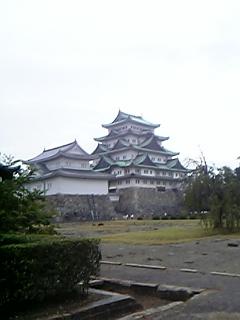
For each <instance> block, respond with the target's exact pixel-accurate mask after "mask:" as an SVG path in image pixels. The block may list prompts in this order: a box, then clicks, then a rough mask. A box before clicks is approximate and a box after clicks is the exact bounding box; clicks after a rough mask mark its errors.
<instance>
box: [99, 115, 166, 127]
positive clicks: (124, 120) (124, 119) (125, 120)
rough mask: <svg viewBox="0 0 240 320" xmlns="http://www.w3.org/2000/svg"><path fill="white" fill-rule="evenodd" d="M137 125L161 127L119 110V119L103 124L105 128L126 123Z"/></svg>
mask: <svg viewBox="0 0 240 320" xmlns="http://www.w3.org/2000/svg"><path fill="white" fill-rule="evenodd" d="M128 122H131V123H135V124H142V125H144V126H148V127H151V128H158V127H159V126H160V125H159V124H153V123H151V122H148V121H146V120H144V119H143V118H142V117H141V116H134V115H132V114H129V113H125V112H122V111H120V110H119V112H118V115H117V117H116V118H115V119H114V120H113V122H111V123H108V124H103V125H102V126H103V128H107V129H108V128H111V127H114V126H116V125H123V124H125V123H128Z"/></svg>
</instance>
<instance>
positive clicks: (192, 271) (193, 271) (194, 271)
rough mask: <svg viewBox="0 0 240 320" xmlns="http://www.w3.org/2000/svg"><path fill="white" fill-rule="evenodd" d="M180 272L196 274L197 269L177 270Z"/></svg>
mask: <svg viewBox="0 0 240 320" xmlns="http://www.w3.org/2000/svg"><path fill="white" fill-rule="evenodd" d="M179 270H180V271H181V272H190V273H197V272H199V271H198V270H197V269H186V268H183V269H179Z"/></svg>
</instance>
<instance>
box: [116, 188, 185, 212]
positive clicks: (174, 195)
mask: <svg viewBox="0 0 240 320" xmlns="http://www.w3.org/2000/svg"><path fill="white" fill-rule="evenodd" d="M182 204H183V195H182V192H180V191H173V190H166V191H157V190H156V189H147V188H127V189H122V190H119V203H118V204H117V205H116V211H117V212H118V213H122V214H134V215H135V216H136V217H139V216H141V217H146V218H150V217H152V216H163V215H164V214H165V213H167V214H168V215H176V214H179V213H180V211H181V209H182Z"/></svg>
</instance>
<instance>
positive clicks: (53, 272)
mask: <svg viewBox="0 0 240 320" xmlns="http://www.w3.org/2000/svg"><path fill="white" fill-rule="evenodd" d="M3 238H4V237H2V239H3ZM7 238H8V241H9V242H10V243H11V241H10V238H11V237H10V236H9V237H8V236H6V237H5V243H6V242H7ZM13 238H14V237H13ZM41 239H42V240H40V238H38V241H34V239H32V242H31V241H30V242H26V243H24V237H20V236H19V238H18V241H17V242H22V243H18V244H8V245H1V246H0V287H1V291H0V309H2V310H4V309H6V308H7V309H8V308H9V306H13V305H15V304H17V305H20V304H21V303H25V302H26V301H28V302H31V301H43V300H44V299H46V298H49V297H53V296H58V295H62V294H66V293H68V292H72V291H73V290H74V289H75V288H76V285H77V284H78V283H79V282H82V288H83V290H86V289H87V288H88V283H89V280H90V277H91V276H93V275H96V274H97V273H98V270H99V264H100V258H101V253H100V251H99V241H98V240H96V239H83V240H66V239H61V238H60V239H57V238H56V237H52V238H51V237H44V238H41ZM50 239H51V240H50ZM12 240H13V239H12ZM35 240H36V238H35ZM28 241H29V239H28Z"/></svg>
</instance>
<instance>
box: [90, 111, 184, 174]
mask: <svg viewBox="0 0 240 320" xmlns="http://www.w3.org/2000/svg"><path fill="white" fill-rule="evenodd" d="M159 126H160V125H159V124H153V123H151V122H149V121H146V120H144V119H143V118H142V117H140V116H134V115H131V114H127V113H124V112H122V111H119V113H118V115H117V117H116V118H115V119H114V120H113V122H111V123H109V124H104V125H103V127H104V128H107V129H108V130H109V132H108V135H106V136H103V137H100V138H95V140H96V141H98V146H97V147H96V149H95V150H94V151H93V153H92V154H93V155H95V156H98V158H99V162H98V163H97V164H96V166H95V167H94V169H95V170H97V171H108V172H110V171H111V168H113V167H119V168H127V167H146V168H155V169H159V170H167V171H176V170H177V171H178V172H186V171H187V170H186V168H184V167H183V166H182V165H181V163H180V161H179V160H178V158H173V157H174V156H177V155H178V154H179V153H178V152H172V151H170V150H167V149H166V148H164V147H163V146H162V142H163V141H166V140H168V139H169V138H168V137H162V136H158V135H155V134H154V129H155V128H158V127H159ZM130 136H131V137H133V138H134V140H135V143H133V142H132V141H130V140H131V139H129V137H130ZM135 138H136V139H135ZM128 151H134V152H135V153H134V154H135V156H134V157H133V158H131V159H122V160H119V159H117V160H116V157H115V159H114V155H116V154H119V153H123V152H128ZM153 155H156V156H159V157H161V156H162V157H164V159H165V161H164V162H163V161H153Z"/></svg>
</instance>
